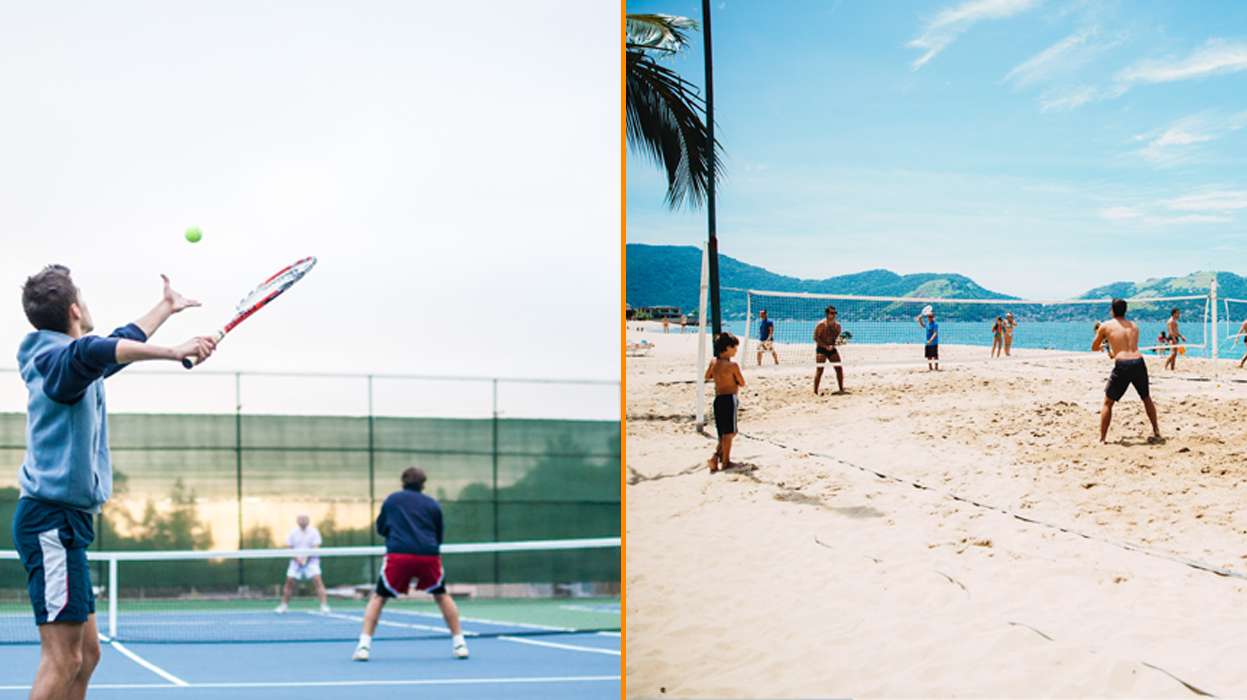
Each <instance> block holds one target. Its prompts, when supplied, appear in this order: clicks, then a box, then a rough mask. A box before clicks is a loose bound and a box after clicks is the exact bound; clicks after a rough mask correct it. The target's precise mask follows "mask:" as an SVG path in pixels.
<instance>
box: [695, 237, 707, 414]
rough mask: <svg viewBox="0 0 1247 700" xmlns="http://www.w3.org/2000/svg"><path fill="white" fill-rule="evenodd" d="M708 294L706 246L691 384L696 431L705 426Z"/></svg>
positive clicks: (703, 249) (702, 260)
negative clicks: (695, 374)
mask: <svg viewBox="0 0 1247 700" xmlns="http://www.w3.org/2000/svg"><path fill="white" fill-rule="evenodd" d="M709 294H710V258H709V256H708V255H707V253H706V246H705V245H702V247H701V292H700V294H699V297H698V306H697V309H698V311H697V380H696V381H694V382H693V386H694V387H695V389H694V390H695V391H696V397H695V401H694V406H693V416H694V417H695V419H696V424H697V429H698V430H700V429H701V428H702V427H703V426H705V425H706V379H705V377H706V303H707V299H706V298H707V297H708V296H709Z"/></svg>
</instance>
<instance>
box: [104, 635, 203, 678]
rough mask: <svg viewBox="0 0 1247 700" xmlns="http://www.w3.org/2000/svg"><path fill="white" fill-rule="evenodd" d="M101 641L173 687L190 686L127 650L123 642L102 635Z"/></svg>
mask: <svg viewBox="0 0 1247 700" xmlns="http://www.w3.org/2000/svg"><path fill="white" fill-rule="evenodd" d="M100 641H102V642H107V643H108V644H109V646H111V647H112V648H114V649H116V650H117V651H119V652H121V653H122V654H123V655H125V656H126V657H127V658H129V659H130V660H131V661H133V662H134V663H136V664H138V665H140V666H142V667H143V668H145V669H147V670H148V671H151V672H152V673H154V674H156V675H157V676H160V677H161V678H163V679H165V680H167V681H169V682H170V683H172V684H173V685H176V686H182V687H186V686H188V685H190V683H187V682H186V681H184V680H182V679H181V678H178V677H177V676H175V675H173V674H172V673H169V672H168V671H166V670H164V669H163V668H161V667H159V666H157V665H156V664H154V663H152V662H150V661H148V660H147V659H144V658H143V657H141V656H139V655H138V654H135V653H134V652H132V651H130V650H129V649H127V648H126V646H125V645H124V644H122V643H121V642H118V641H114V640H110V639H109V638H108V637H105V636H104V635H102V634H101V635H100Z"/></svg>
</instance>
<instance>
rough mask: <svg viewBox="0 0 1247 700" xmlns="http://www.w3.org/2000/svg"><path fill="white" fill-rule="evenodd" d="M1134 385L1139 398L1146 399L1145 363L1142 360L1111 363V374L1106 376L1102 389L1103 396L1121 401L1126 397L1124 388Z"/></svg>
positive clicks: (1147, 391)
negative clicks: (1105, 382)
mask: <svg viewBox="0 0 1247 700" xmlns="http://www.w3.org/2000/svg"><path fill="white" fill-rule="evenodd" d="M1132 384H1133V385H1134V390H1135V391H1137V392H1139V398H1141V399H1146V398H1147V397H1148V393H1149V390H1148V385H1147V363H1146V362H1144V361H1143V358H1142V357H1140V358H1137V359H1134V360H1118V361H1117V362H1115V363H1113V373H1112V374H1110V375H1108V384H1107V385H1105V387H1104V395H1105V396H1107V397H1109V398H1110V399H1112V400H1114V401H1121V397H1123V396H1125V395H1126V387H1128V386H1130V385H1132Z"/></svg>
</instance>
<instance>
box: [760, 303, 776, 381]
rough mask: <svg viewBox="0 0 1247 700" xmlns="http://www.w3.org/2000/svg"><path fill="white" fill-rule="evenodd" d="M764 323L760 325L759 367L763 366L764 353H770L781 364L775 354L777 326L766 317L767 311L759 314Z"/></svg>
mask: <svg viewBox="0 0 1247 700" xmlns="http://www.w3.org/2000/svg"><path fill="white" fill-rule="evenodd" d="M758 318H760V319H762V323H760V324H758V366H759V367H760V366H762V353H764V352H769V353H771V357H773V358H775V364H779V355H778V354H777V353H776V352H775V324H774V323H773V322H772V321H771V319H769V318H767V317H766V309H762V310H761V311H759V312H758Z"/></svg>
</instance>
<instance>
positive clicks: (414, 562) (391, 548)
mask: <svg viewBox="0 0 1247 700" xmlns="http://www.w3.org/2000/svg"><path fill="white" fill-rule="evenodd" d="M402 478H403V490H402V491H395V492H394V493H392V494H390V495H389V496H388V497H387V498H386V499H385V502H384V503H383V504H381V512H380V513H379V514H378V515H377V534H378V535H381V536H382V537H384V538H385V563H384V564H383V565H382V567H381V576H380V577H379V578H378V579H377V590H375V591H374V592H373V594H372V597H371V598H369V599H368V608H367V610H365V612H364V629H363V632H362V633H360V635H359V645H358V646H356V647H355V654H354V656H352V658H353V659H355V660H356V661H367V660H368V656H369V654H370V652H371V649H372V634H373V632H375V631H376V629H377V621H378V620H379V619H380V618H381V609H382V608H384V607H385V602H386V601H387V600H389V599H390V598H395V597H398V596H400V595H402V594H404V593H406V592H407V590H408V589H409V588H410V587H411V586H413V585H414V586H415V587H416V590H420V591H425V592H427V593H430V594H432V596H433V600H435V601H437V607H438V608H440V609H441V611H442V617H444V618H445V619H446V626H447V627H449V628H450V634H451V651H452V652H453V653H454V655H455V657H456V658H460V659H466V658H468V643H467V642H466V641H464V639H463V629H462V628H460V626H459V609H458V608H457V607H455V601H454V600H453V599H452V598H451V597H450V594H449V593H447V592H446V580H445V578H446V577H445V573H444V572H443V571H442V557H441V547H442V535H443V533H444V529H443V527H442V507H441V506H440V505H438V503H437V501H436V500H434V499H433V498H432V497H430V496H426V495H425V494H424V493H423V492H424V482H425V480H426V479H427V478H428V477H427V476H425V473H424V470H422V469H418V468H416V467H408V468H407V469H405V470H403V477H402Z"/></svg>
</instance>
